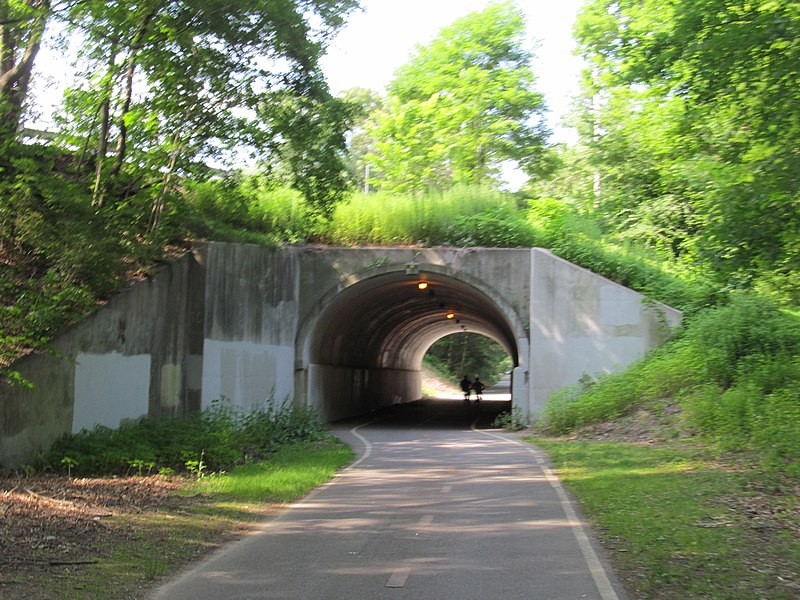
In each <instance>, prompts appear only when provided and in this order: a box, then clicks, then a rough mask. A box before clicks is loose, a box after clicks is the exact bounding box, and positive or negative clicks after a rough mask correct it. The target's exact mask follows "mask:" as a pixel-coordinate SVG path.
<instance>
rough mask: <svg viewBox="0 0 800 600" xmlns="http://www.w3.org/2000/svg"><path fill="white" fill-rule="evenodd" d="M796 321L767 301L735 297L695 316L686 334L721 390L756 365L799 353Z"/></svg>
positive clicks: (740, 295)
mask: <svg viewBox="0 0 800 600" xmlns="http://www.w3.org/2000/svg"><path fill="white" fill-rule="evenodd" d="M798 322H800V319H797V318H793V317H791V316H790V315H788V314H787V313H785V312H783V311H781V310H780V309H779V307H778V306H777V305H776V304H775V303H773V302H772V301H771V300H769V299H767V298H764V297H760V296H757V295H755V294H736V295H734V296H733V297H732V300H731V302H730V303H729V304H728V305H726V306H721V307H718V308H714V309H710V310H708V311H705V312H703V313H702V315H698V317H697V318H696V319H694V321H693V323H692V326H691V329H690V330H689V333H688V334H689V337H690V340H691V343H693V344H694V345H695V346H696V347H697V348H702V349H703V354H704V365H705V372H706V375H707V377H708V379H709V380H710V381H712V382H714V383H716V384H718V385H719V386H721V387H722V388H723V389H725V388H728V387H730V386H731V385H732V384H733V383H734V382H735V381H737V379H738V378H740V377H741V376H745V377H746V376H747V372H748V371H751V370H753V368H754V367H755V366H756V365H758V364H759V363H760V364H762V365H763V364H765V363H766V364H769V363H772V364H774V362H775V359H776V358H777V357H779V356H782V355H783V356H794V355H796V354H797V353H798V352H800V325H799V324H798ZM756 370H758V369H756ZM765 375H766V372H763V371H761V375H760V376H761V377H762V378H763V377H764V376H765Z"/></svg>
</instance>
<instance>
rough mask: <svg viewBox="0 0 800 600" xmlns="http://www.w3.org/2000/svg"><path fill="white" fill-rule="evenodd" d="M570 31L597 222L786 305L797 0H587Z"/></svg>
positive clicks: (796, 230) (792, 273)
mask: <svg viewBox="0 0 800 600" xmlns="http://www.w3.org/2000/svg"><path fill="white" fill-rule="evenodd" d="M576 34H577V37H578V40H579V45H580V48H581V52H582V54H583V55H584V57H585V58H586V59H587V62H588V64H590V65H591V68H590V70H587V73H586V78H585V79H586V81H585V84H586V85H585V101H584V103H583V105H582V106H583V108H582V110H581V111H579V115H578V117H577V119H578V123H579V125H580V129H581V134H582V139H583V145H584V146H585V148H586V150H587V152H586V157H585V160H586V161H587V162H588V163H589V165H590V166H591V169H592V170H593V171H594V173H595V175H596V177H597V180H596V182H597V184H598V185H596V186H595V189H594V190H593V191H592V198H591V203H592V204H593V209H594V212H595V213H596V214H597V216H598V218H599V219H601V220H602V221H603V222H604V224H605V225H606V226H607V227H608V228H609V230H611V231H613V232H614V233H615V234H617V235H619V236H622V237H625V238H626V239H632V240H636V241H638V242H639V243H644V244H647V245H650V246H654V247H658V248H660V249H662V250H663V251H668V252H670V253H671V254H672V256H673V257H674V258H675V259H677V260H679V261H681V262H683V263H685V264H687V265H689V264H690V265H692V267H693V268H694V269H702V270H703V271H704V272H705V273H706V274H708V275H709V276H711V277H713V278H714V279H715V281H716V282H717V283H718V284H719V285H721V286H727V287H729V288H733V289H737V288H745V289H749V288H757V289H760V290H762V291H766V292H768V293H771V294H775V295H776V296H778V297H780V298H781V299H783V300H784V301H786V302H790V303H794V304H796V303H797V302H798V291H797V290H798V289H800V288H798V286H797V280H796V279H797V278H796V273H797V272H798V271H799V270H800V269H798V267H800V263H799V262H798V259H800V254H798V251H797V248H798V247H800V243H798V241H800V208H798V207H799V206H800V205H798V203H797V194H798V190H799V189H800V177H798V173H800V169H798V161H800V158H798V154H797V152H796V143H795V140H796V139H797V138H798V135H800V111H798V106H800V103H799V102H798V101H797V100H798V88H797V86H795V85H787V82H790V81H797V80H798V77H800V70H799V69H800V68H799V67H798V65H800V42H799V41H798V40H800V12H798V9H797V5H796V3H792V2H788V3H787V2H774V1H773V0H756V1H754V2H748V3H742V2H739V1H738V0H701V1H696V0H678V1H676V2H664V1H663V0H645V1H644V2H638V3H619V2H611V1H610V0H592V1H591V2H588V3H587V4H586V6H585V7H584V9H583V11H582V13H581V16H580V18H579V20H578V23H577V24H576ZM584 191H585V188H584ZM582 200H584V202H585V201H586V199H585V198H584V199H582Z"/></svg>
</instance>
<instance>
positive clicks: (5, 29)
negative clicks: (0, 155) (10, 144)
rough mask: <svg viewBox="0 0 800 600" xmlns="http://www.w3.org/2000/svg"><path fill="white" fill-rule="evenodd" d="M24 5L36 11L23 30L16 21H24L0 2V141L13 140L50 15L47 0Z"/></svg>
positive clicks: (33, 0) (5, 3)
mask: <svg viewBox="0 0 800 600" xmlns="http://www.w3.org/2000/svg"><path fill="white" fill-rule="evenodd" d="M26 4H27V5H28V6H29V7H30V8H32V9H34V10H35V11H36V12H35V13H34V16H33V17H31V18H30V20H29V21H27V23H28V27H27V28H25V29H24V30H23V29H22V28H21V27H20V23H25V22H26V21H17V20H15V19H14V18H13V15H11V14H10V11H9V7H8V2H6V1H5V0H3V1H2V2H0V114H2V126H1V127H2V129H0V143H3V142H6V141H10V140H11V139H13V138H14V136H16V133H17V131H18V130H19V125H20V121H21V119H22V110H23V107H24V106H25V100H26V98H27V95H28V84H29V83H30V79H31V72H32V71H33V63H34V61H35V60H36V55H37V54H38V53H39V48H40V47H41V44H42V37H43V35H44V30H45V27H46V26H47V20H48V18H49V17H50V14H51V9H50V0H28V1H27V2H26Z"/></svg>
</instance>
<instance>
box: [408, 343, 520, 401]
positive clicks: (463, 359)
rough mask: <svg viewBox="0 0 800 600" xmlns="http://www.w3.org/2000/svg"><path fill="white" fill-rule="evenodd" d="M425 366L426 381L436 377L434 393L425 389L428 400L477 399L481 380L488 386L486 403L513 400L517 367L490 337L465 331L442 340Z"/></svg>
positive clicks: (428, 357) (486, 387) (425, 362)
mask: <svg viewBox="0 0 800 600" xmlns="http://www.w3.org/2000/svg"><path fill="white" fill-rule="evenodd" d="M422 365H423V370H424V371H425V373H426V377H435V379H434V380H433V381H432V382H431V383H432V384H433V385H432V386H431V388H432V389H427V390H426V389H425V387H424V386H423V393H424V396H425V397H426V398H437V397H441V398H452V397H456V398H462V399H464V397H465V396H466V398H467V399H469V398H473V399H474V398H475V396H476V394H475V393H474V387H475V386H474V383H475V378H478V380H479V381H480V382H481V384H482V385H483V386H485V390H486V392H487V399H491V400H493V401H496V400H510V399H511V398H510V394H511V370H512V369H513V367H514V363H513V362H512V359H511V356H510V355H509V354H508V352H507V351H506V350H505V349H504V348H503V347H502V346H501V345H500V344H499V343H497V342H496V341H495V340H493V339H492V338H489V337H487V336H484V335H481V334H478V333H471V332H469V331H466V330H464V331H462V332H460V333H454V334H450V335H447V336H445V337H443V338H440V339H439V340H437V341H435V342H434V343H433V344H432V345H431V346H430V348H428V351H427V352H426V353H425V356H424V358H423V362H422ZM465 379H466V385H465ZM442 381H444V382H445V386H446V387H445V386H442V384H441V382H442ZM465 387H466V392H467V393H466V394H465V391H464V388H465Z"/></svg>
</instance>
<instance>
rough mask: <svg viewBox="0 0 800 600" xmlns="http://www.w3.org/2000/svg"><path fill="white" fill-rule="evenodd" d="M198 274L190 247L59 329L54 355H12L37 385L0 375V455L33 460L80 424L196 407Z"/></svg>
mask: <svg viewBox="0 0 800 600" xmlns="http://www.w3.org/2000/svg"><path fill="white" fill-rule="evenodd" d="M204 280H205V278H204V274H203V270H202V268H201V267H200V265H199V264H198V263H197V262H196V260H195V258H194V256H192V255H187V256H185V257H184V258H183V259H181V260H179V261H177V262H174V263H172V264H170V265H167V266H164V267H163V268H161V269H159V270H158V271H157V272H156V274H155V275H154V276H153V277H152V278H149V279H147V280H145V281H141V282H139V283H137V284H135V285H133V286H132V287H130V288H129V289H128V290H126V291H125V292H122V293H120V294H118V295H117V296H115V297H114V298H113V299H112V300H111V301H110V302H108V304H106V305H105V306H103V307H101V308H100V309H99V310H98V311H97V313H95V314H94V315H93V316H92V317H90V318H89V319H87V320H86V321H84V322H83V323H81V324H79V325H78V326H76V327H74V328H73V329H71V330H70V331H68V332H66V333H64V334H63V335H60V336H58V337H57V338H56V340H55V342H54V346H55V349H56V353H55V354H35V355H31V356H28V357H25V358H23V359H21V360H19V361H17V362H16V363H15V364H14V365H13V367H14V369H16V370H17V371H19V372H20V373H21V374H22V376H23V377H25V378H26V379H27V380H29V381H31V382H32V383H33V384H34V387H33V389H26V388H21V387H17V386H9V385H7V384H0V463H3V464H8V465H18V464H21V463H24V462H25V461H29V460H31V459H32V458H33V457H34V456H35V455H36V453H37V452H41V451H44V450H46V449H47V448H48V447H49V446H50V445H51V444H52V443H53V441H54V440H55V439H56V438H58V437H59V436H61V435H63V434H65V433H70V432H77V431H80V430H81V429H83V428H92V427H94V426H95V425H105V426H108V427H118V426H119V425H120V424H121V423H122V422H124V421H125V420H127V419H137V418H139V417H142V416H145V415H151V416H158V415H182V414H187V413H188V412H189V411H192V410H196V409H197V408H199V406H200V380H199V377H198V359H199V357H200V354H201V353H202V344H203V332H202V320H203V319H202V314H203V310H202V307H203V301H204V288H205V284H204Z"/></svg>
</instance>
